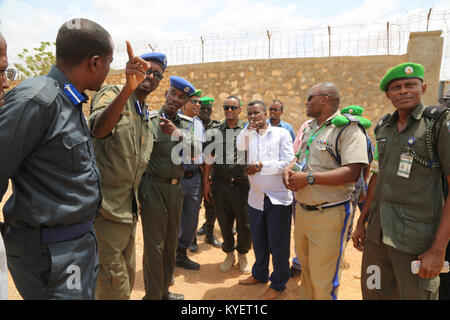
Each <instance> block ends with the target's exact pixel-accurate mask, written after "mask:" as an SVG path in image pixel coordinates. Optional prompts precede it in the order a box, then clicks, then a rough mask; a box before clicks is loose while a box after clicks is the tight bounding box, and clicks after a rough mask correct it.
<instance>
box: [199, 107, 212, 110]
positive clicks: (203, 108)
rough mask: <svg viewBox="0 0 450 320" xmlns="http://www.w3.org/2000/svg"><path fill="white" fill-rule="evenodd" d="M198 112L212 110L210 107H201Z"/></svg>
mask: <svg viewBox="0 0 450 320" xmlns="http://www.w3.org/2000/svg"><path fill="white" fill-rule="evenodd" d="M200 110H202V111H212V108H211V107H210V106H201V107H200Z"/></svg>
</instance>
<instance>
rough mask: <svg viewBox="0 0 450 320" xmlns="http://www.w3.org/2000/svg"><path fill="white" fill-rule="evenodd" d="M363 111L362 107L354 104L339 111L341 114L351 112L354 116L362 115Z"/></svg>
mask: <svg viewBox="0 0 450 320" xmlns="http://www.w3.org/2000/svg"><path fill="white" fill-rule="evenodd" d="M363 112H364V108H363V107H360V106H355V105H352V106H348V107H345V108H344V109H342V111H341V113H342V114H344V113H350V114H352V115H354V116H362V114H363Z"/></svg>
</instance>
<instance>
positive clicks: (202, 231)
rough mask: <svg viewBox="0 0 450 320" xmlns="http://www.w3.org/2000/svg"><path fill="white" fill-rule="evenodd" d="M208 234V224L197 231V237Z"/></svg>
mask: <svg viewBox="0 0 450 320" xmlns="http://www.w3.org/2000/svg"><path fill="white" fill-rule="evenodd" d="M205 233H206V222H205V223H204V224H203V225H202V226H201V228H200V229H198V230H197V235H198V236H202V235H204V234H205Z"/></svg>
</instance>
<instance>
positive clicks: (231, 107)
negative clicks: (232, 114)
mask: <svg viewBox="0 0 450 320" xmlns="http://www.w3.org/2000/svg"><path fill="white" fill-rule="evenodd" d="M237 108H239V107H237V106H223V110H225V111H227V110H230V109H231V110H233V111H235V110H237Z"/></svg>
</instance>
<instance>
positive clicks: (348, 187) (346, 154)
mask: <svg viewBox="0 0 450 320" xmlns="http://www.w3.org/2000/svg"><path fill="white" fill-rule="evenodd" d="M338 114H339V112H336V113H335V114H334V115H333V116H331V117H330V118H328V119H327V120H326V122H325V126H324V128H323V129H322V130H321V131H320V132H319V134H318V135H317V136H316V138H315V139H314V140H313V141H312V143H311V145H310V147H309V150H310V153H309V157H308V159H307V160H308V161H307V163H306V170H305V171H307V172H312V173H315V172H326V171H331V170H333V169H336V168H339V167H341V166H345V165H348V164H353V163H360V164H363V165H367V164H368V163H369V160H368V156H367V139H366V135H365V134H364V133H363V131H362V130H361V128H360V127H359V126H358V125H357V123H352V124H350V125H349V126H348V127H346V128H345V129H344V131H343V132H342V134H341V136H340V137H339V141H338V148H339V153H340V155H341V165H339V164H338V162H337V161H336V160H335V159H334V158H333V157H332V156H331V155H330V153H329V151H328V150H327V148H331V149H332V150H335V149H334V148H335V147H336V146H335V143H336V137H337V135H338V133H339V131H340V130H341V128H338V127H336V126H335V125H334V124H332V123H331V121H332V120H333V118H334V117H335V116H337V115H338ZM318 130H319V128H318V126H317V120H316V119H314V120H313V121H311V122H310V123H309V125H308V127H307V128H306V129H305V132H304V135H303V139H302V144H301V146H300V149H299V153H297V157H298V158H299V160H298V162H299V163H302V162H304V161H306V147H307V144H308V140H309V139H310V137H311V136H312V135H314V133H316V132H317V131H318ZM353 190H354V183H346V184H342V185H339V186H326V185H318V184H314V185H307V186H306V187H304V188H302V189H300V190H298V191H297V192H296V194H295V196H296V199H297V200H298V201H299V202H301V203H305V204H307V205H319V204H323V203H333V202H339V201H345V200H348V199H350V198H351V195H352V192H353Z"/></svg>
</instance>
